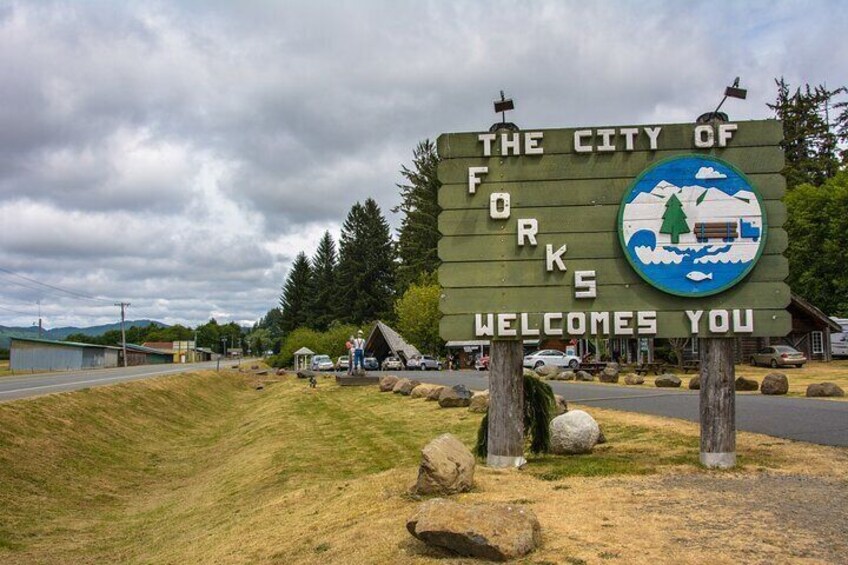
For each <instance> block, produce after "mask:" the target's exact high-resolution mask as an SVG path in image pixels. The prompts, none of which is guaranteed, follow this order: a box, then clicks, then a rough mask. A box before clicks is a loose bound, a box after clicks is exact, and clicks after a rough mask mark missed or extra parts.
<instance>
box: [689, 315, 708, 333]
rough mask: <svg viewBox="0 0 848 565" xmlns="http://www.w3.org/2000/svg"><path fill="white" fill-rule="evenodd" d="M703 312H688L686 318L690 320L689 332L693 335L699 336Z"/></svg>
mask: <svg viewBox="0 0 848 565" xmlns="http://www.w3.org/2000/svg"><path fill="white" fill-rule="evenodd" d="M703 313H704V311H703V310H686V317H688V318H689V331H690V332H691V333H692V335H698V322H700V321H701V315H702V314H703Z"/></svg>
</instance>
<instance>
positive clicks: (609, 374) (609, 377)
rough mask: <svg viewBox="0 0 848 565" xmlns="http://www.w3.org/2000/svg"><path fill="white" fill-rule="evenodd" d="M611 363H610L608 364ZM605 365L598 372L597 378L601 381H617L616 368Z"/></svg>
mask: <svg viewBox="0 0 848 565" xmlns="http://www.w3.org/2000/svg"><path fill="white" fill-rule="evenodd" d="M610 365H611V364H610ZM610 365H607V366H606V367H604V370H603V371H601V372H600V374H599V375H598V380H599V381H601V382H602V383H617V382H618V369H616V368H615V367H611V366H610Z"/></svg>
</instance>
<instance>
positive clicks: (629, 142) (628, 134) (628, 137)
mask: <svg viewBox="0 0 848 565" xmlns="http://www.w3.org/2000/svg"><path fill="white" fill-rule="evenodd" d="M618 133H620V134H621V135H623V136H624V149H625V150H627V151H633V146H634V142H635V141H636V136H637V135H639V128H621V129H620V130H618Z"/></svg>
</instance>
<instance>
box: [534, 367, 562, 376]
mask: <svg viewBox="0 0 848 565" xmlns="http://www.w3.org/2000/svg"><path fill="white" fill-rule="evenodd" d="M561 371H562V369H561V368H559V367H557V366H556V365H542V366H541V367H539V368H538V369H536V374H537V375H538V376H540V377H551V376H554V375H559V374H560V372H561Z"/></svg>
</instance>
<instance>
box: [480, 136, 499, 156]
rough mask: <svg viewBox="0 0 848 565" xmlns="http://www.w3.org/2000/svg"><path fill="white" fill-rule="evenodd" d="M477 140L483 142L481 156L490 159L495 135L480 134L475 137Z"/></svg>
mask: <svg viewBox="0 0 848 565" xmlns="http://www.w3.org/2000/svg"><path fill="white" fill-rule="evenodd" d="M477 139H479V140H480V141H482V142H483V156H484V157H491V156H492V142H493V141H494V140H495V134H493V133H481V134H480V135H478V136H477Z"/></svg>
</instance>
